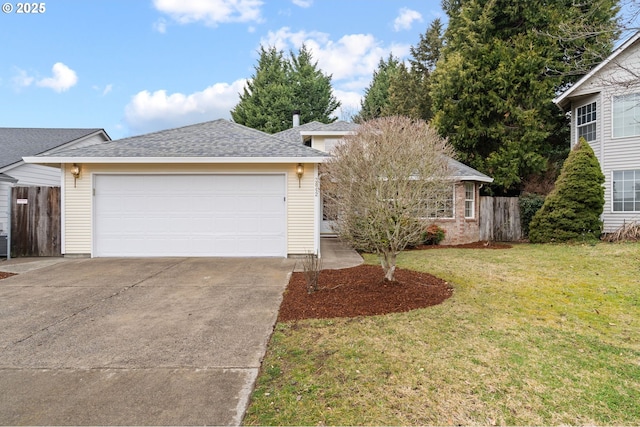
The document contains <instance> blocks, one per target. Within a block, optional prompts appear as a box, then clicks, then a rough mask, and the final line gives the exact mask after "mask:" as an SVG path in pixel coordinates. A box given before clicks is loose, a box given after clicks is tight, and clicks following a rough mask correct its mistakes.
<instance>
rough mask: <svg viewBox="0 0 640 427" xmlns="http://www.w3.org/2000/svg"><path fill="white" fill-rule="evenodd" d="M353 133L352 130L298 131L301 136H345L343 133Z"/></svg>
mask: <svg viewBox="0 0 640 427" xmlns="http://www.w3.org/2000/svg"><path fill="white" fill-rule="evenodd" d="M353 134H355V132H354V131H352V130H331V131H326V130H308V131H300V135H302V136H345V135H353Z"/></svg>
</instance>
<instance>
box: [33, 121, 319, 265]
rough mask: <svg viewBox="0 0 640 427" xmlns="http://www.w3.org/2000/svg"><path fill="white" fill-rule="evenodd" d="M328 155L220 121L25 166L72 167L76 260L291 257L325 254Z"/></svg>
mask: <svg viewBox="0 0 640 427" xmlns="http://www.w3.org/2000/svg"><path fill="white" fill-rule="evenodd" d="M327 156H328V155H327V154H325V153H323V152H321V151H319V150H316V149H313V148H310V147H306V146H304V145H303V144H297V143H291V142H288V141H285V140H282V139H280V138H277V137H275V136H272V135H269V134H266V133H264V132H261V131H258V130H255V129H251V128H248V127H245V126H242V125H239V124H236V123H232V122H229V121H227V120H222V119H220V120H214V121H210V122H205V123H199V124H195V125H191V126H185V127H181V128H177V129H169V130H164V131H160V132H154V133H150V134H145V135H140V136H134V137H130V138H125V139H121V140H116V141H109V142H105V143H103V144H97V145H92V146H88V147H81V148H75V149H69V150H61V151H56V152H51V153H47V154H44V155H39V156H29V157H25V159H24V160H25V162H26V163H28V164H34V165H35V164H59V165H60V166H61V168H62V171H63V180H62V190H61V191H62V236H61V237H62V242H61V246H62V253H63V254H64V255H66V256H70V255H91V256H93V257H133V256H234V257H235V256H247V257H249V256H274V257H285V256H291V255H298V254H305V253H308V252H312V253H319V251H320V240H319V239H320V232H319V231H320V223H319V218H320V214H319V212H320V203H319V201H320V198H319V195H318V192H317V191H316V183H317V180H318V164H319V163H321V162H322V161H323V160H324V159H325V158H326V157H327Z"/></svg>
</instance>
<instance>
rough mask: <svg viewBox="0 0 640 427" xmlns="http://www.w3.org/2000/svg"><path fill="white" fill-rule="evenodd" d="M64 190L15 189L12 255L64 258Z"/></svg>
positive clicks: (12, 196)
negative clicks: (62, 215) (61, 200)
mask: <svg viewBox="0 0 640 427" xmlns="http://www.w3.org/2000/svg"><path fill="white" fill-rule="evenodd" d="M60 223H61V221H60V187H14V188H12V189H11V256H12V257H21V256H60V255H61V251H60Z"/></svg>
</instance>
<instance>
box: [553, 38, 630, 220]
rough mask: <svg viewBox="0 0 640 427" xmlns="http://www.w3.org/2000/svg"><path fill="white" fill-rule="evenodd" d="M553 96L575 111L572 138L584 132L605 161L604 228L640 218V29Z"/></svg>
mask: <svg viewBox="0 0 640 427" xmlns="http://www.w3.org/2000/svg"><path fill="white" fill-rule="evenodd" d="M554 102H555V103H556V104H557V105H558V106H559V107H560V108H562V109H563V110H564V111H567V112H570V113H571V144H572V145H574V144H576V143H577V142H578V139H579V138H580V137H584V138H585V139H586V140H587V141H588V142H589V144H590V145H591V148H593V151H594V152H595V155H596V157H597V158H598V161H599V162H600V167H601V168H602V172H603V173H604V176H605V184H604V187H605V190H604V197H605V204H604V211H603V214H602V220H603V221H604V231H605V232H612V231H614V230H615V229H617V228H619V227H620V226H622V225H623V224H624V223H629V222H630V221H640V32H638V33H636V34H635V35H634V36H632V37H631V38H629V39H628V40H627V41H626V42H624V43H623V44H622V45H620V47H619V48H617V49H616V50H615V51H614V52H613V53H612V54H611V55H610V56H609V57H608V58H607V59H605V60H604V61H603V62H602V63H601V64H599V65H598V66H597V67H595V68H594V69H593V70H592V71H591V72H589V73H588V74H587V75H585V76H584V77H583V78H581V79H580V80H579V81H578V82H577V83H575V84H574V85H573V86H571V88H569V89H568V90H567V91H565V92H564V93H563V94H562V95H560V96H559V97H557V98H556V99H554Z"/></svg>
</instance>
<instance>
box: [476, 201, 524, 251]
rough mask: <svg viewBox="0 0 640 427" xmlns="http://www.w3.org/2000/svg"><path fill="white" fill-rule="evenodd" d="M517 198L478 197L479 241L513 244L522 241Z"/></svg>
mask: <svg viewBox="0 0 640 427" xmlns="http://www.w3.org/2000/svg"><path fill="white" fill-rule="evenodd" d="M518 200H519V199H518V198H517V197H490V196H483V197H480V240H489V241H494V242H515V241H518V240H520V239H522V227H521V225H520V206H519V204H518Z"/></svg>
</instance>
